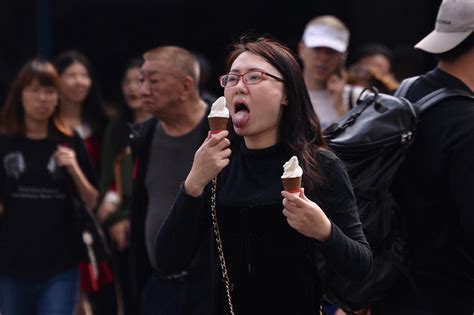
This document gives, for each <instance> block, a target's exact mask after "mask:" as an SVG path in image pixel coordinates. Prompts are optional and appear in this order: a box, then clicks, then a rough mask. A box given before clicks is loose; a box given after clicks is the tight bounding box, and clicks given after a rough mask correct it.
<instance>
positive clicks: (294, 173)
mask: <svg viewBox="0 0 474 315" xmlns="http://www.w3.org/2000/svg"><path fill="white" fill-rule="evenodd" d="M301 176H303V169H302V168H301V167H300V165H299V162H298V158H297V157H296V156H294V155H293V156H292V157H291V159H290V160H289V161H288V162H286V163H285V164H283V175H282V176H281V178H295V177H301Z"/></svg>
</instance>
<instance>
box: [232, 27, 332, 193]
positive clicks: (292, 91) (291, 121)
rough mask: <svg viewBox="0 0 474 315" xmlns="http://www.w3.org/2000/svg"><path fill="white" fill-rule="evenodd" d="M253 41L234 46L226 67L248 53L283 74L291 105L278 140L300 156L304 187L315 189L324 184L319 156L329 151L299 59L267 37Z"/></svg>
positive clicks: (286, 108) (244, 40)
mask: <svg viewBox="0 0 474 315" xmlns="http://www.w3.org/2000/svg"><path fill="white" fill-rule="evenodd" d="M254 38H255V37H252V36H248V35H245V36H243V37H242V38H241V39H240V41H239V42H238V43H236V44H234V45H233V46H232V50H231V52H230V53H229V55H228V57H227V62H226V64H227V68H228V69H230V67H231V66H232V63H233V62H234V60H235V59H236V58H237V57H238V56H239V55H240V54H242V53H243V52H246V51H248V52H250V53H252V54H255V55H257V56H260V57H262V58H264V59H265V60H266V61H267V62H268V63H270V64H271V65H272V66H273V67H275V68H276V69H277V70H278V71H279V72H280V73H281V74H282V76H283V79H284V80H285V90H286V95H287V97H288V106H284V107H283V113H282V117H281V119H280V125H279V128H278V132H279V135H278V136H279V141H280V142H281V143H282V144H283V145H284V146H286V147H288V148H289V149H290V150H291V151H292V152H294V154H296V155H297V156H298V159H299V160H300V163H301V165H302V168H303V170H304V174H305V176H304V177H303V181H304V183H305V185H306V186H307V187H309V188H311V187H314V185H315V183H322V182H324V178H323V177H322V175H321V174H320V172H319V170H318V165H317V162H316V155H317V154H318V151H319V150H320V149H321V148H327V144H326V141H325V140H324V137H323V135H322V132H321V125H320V122H319V119H318V117H317V116H316V114H315V112H314V110H313V106H312V105H311V100H310V97H309V94H308V90H307V88H306V85H305V83H304V79H303V73H302V71H301V68H300V66H299V64H298V62H297V58H296V56H295V55H294V54H293V52H292V51H291V50H290V49H289V48H288V47H286V46H285V45H283V44H282V43H280V42H278V41H277V40H274V39H271V38H269V37H266V36H265V37H260V38H257V39H254Z"/></svg>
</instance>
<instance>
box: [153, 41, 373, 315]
mask: <svg viewBox="0 0 474 315" xmlns="http://www.w3.org/2000/svg"><path fill="white" fill-rule="evenodd" d="M228 68H229V73H228V74H226V75H223V76H221V77H220V83H221V85H222V86H223V87H224V95H225V99H226V102H227V107H228V109H229V111H230V116H231V118H232V123H233V129H234V131H235V134H236V135H235V136H234V137H230V139H231V140H229V138H228V135H229V132H228V131H227V130H225V131H221V132H219V133H216V134H212V135H210V136H209V137H208V138H207V139H206V140H205V141H204V143H203V144H202V145H201V147H200V148H199V150H198V151H197V152H196V155H195V158H194V163H193V166H192V168H191V171H190V172H189V174H188V176H187V177H186V180H185V181H184V183H183V185H181V189H180V191H179V193H178V196H177V199H176V201H175V203H174V205H173V208H172V210H171V213H170V214H169V216H168V217H167V219H166V221H165V222H164V224H163V226H162V228H161V229H160V231H159V233H158V236H157V238H156V243H155V248H154V250H155V251H154V254H155V255H156V263H157V268H158V270H159V271H160V272H161V273H163V274H165V275H167V276H168V277H171V278H172V277H176V276H179V275H182V274H189V275H192V274H193V273H194V270H193V266H194V265H195V264H196V263H197V262H198V261H199V260H200V259H203V254H202V253H203V252H204V253H209V252H211V256H210V257H209V256H207V261H206V262H207V263H212V267H213V274H212V277H210V278H209V281H211V284H212V298H211V300H210V301H209V310H208V314H227V313H228V312H229V310H233V311H235V314H246V315H249V314H300V315H306V314H318V313H319V312H320V305H321V297H322V293H323V292H322V290H323V288H322V284H321V282H320V280H319V276H318V272H317V262H318V261H319V260H320V259H325V260H327V261H328V262H329V263H330V265H331V266H332V267H333V268H334V269H335V270H336V271H337V272H340V273H341V274H343V275H345V276H347V277H348V278H350V279H358V280H362V279H363V278H364V277H365V276H366V275H367V274H368V272H369V271H370V269H371V265H372V254H371V250H370V248H369V245H368V243H367V241H366V239H365V236H364V234H363V232H362V227H361V223H360V221H359V217H358V214H357V208H356V207H357V206H356V203H355V200H354V195H353V192H352V187H351V184H350V181H349V178H348V176H347V173H346V171H345V169H344V166H343V164H342V162H341V161H340V160H339V159H338V158H337V157H336V156H335V155H334V154H333V153H331V151H329V150H328V149H327V146H326V143H325V141H324V139H323V137H322V133H321V128H320V123H319V120H318V118H317V116H316V114H315V113H314V111H313V110H312V105H311V101H310V98H309V95H308V92H307V90H306V87H305V85H304V79H303V75H302V72H301V70H300V67H299V65H298V62H297V60H296V58H295V56H294V55H293V53H292V52H291V51H290V50H289V49H288V48H287V47H285V46H283V45H282V44H280V43H278V42H277V41H274V40H271V39H268V38H265V37H263V38H259V39H256V40H252V39H248V38H243V39H242V41H241V42H239V43H237V44H236V45H235V46H234V49H233V50H232V51H231V53H230V55H229V56H228ZM292 156H297V157H298V159H299V161H300V162H301V166H302V169H303V171H304V172H303V183H304V189H302V190H298V191H297V193H299V195H297V196H295V195H293V194H291V193H289V192H287V191H282V189H283V187H282V182H281V178H280V177H281V175H282V172H283V164H284V163H285V162H286V161H288V160H289V159H290V158H291V157H292ZM219 173H220V174H219ZM215 176H218V179H217V220H218V224H217V225H218V228H219V230H220V232H221V237H222V238H221V244H222V246H223V256H224V259H225V262H226V268H222V269H223V270H220V267H219V262H220V259H219V258H218V253H219V254H222V253H221V252H220V250H219V249H217V250H214V249H213V247H212V245H213V239H214V236H213V228H212V227H213V225H212V223H211V194H212V193H211V180H212V179H213V178H214V177H215ZM207 255H208V254H207ZM223 273H227V275H228V277H229V280H228V283H227V281H226V277H224V276H222V274H223ZM205 289H207V288H204V287H203V288H202V290H205ZM228 295H229V297H230V300H231V301H229V297H228ZM230 304H231V305H232V308H231V307H230ZM231 313H232V312H231Z"/></svg>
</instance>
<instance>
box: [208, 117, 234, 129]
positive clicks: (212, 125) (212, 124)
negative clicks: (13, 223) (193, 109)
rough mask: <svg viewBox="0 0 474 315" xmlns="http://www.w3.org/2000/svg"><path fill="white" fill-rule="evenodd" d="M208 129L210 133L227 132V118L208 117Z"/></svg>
mask: <svg viewBox="0 0 474 315" xmlns="http://www.w3.org/2000/svg"><path fill="white" fill-rule="evenodd" d="M207 119H208V121H209V129H210V130H211V131H214V130H215V131H221V130H227V122H228V121H229V118H227V117H208V118H207Z"/></svg>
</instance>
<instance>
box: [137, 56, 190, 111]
mask: <svg viewBox="0 0 474 315" xmlns="http://www.w3.org/2000/svg"><path fill="white" fill-rule="evenodd" d="M181 89H182V75H181V74H180V73H178V71H177V70H176V69H175V68H174V67H173V66H172V65H170V63H167V62H166V61H165V60H161V59H151V60H146V61H145V63H144V64H143V66H142V68H141V84H140V96H141V99H142V102H143V108H144V110H145V111H147V112H149V113H151V114H153V115H154V116H156V117H159V116H160V115H161V114H162V113H166V112H168V111H170V110H172V109H173V106H175V105H176V104H177V103H178V101H179V97H180V92H181Z"/></svg>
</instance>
